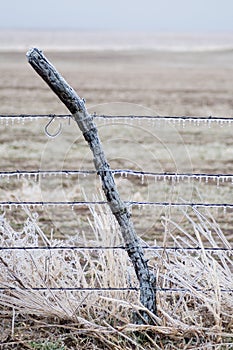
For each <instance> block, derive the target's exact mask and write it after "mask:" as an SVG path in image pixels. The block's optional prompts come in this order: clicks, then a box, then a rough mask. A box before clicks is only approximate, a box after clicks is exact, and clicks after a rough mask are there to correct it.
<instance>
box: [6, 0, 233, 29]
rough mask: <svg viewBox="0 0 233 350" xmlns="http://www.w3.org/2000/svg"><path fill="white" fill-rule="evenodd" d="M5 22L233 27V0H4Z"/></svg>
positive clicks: (8, 24) (67, 25)
mask: <svg viewBox="0 0 233 350" xmlns="http://www.w3.org/2000/svg"><path fill="white" fill-rule="evenodd" d="M0 28H7V29H14V28H20V29H27V28H34V29H38V28H42V29H53V28H55V29H67V30H68V29H83V30H94V29H99V30H114V31H119V30H122V31H162V32H164V31H170V32H171V31H179V32H180V31H181V32H183V31H189V32H203V31H225V32H229V31H231V32H233V0H139V1H137V0H112V1H111V0H82V1H80V0H40V1H33V0H15V1H13V0H0Z"/></svg>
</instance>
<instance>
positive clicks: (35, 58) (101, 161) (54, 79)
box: [27, 48, 156, 323]
mask: <svg viewBox="0 0 233 350" xmlns="http://www.w3.org/2000/svg"><path fill="white" fill-rule="evenodd" d="M27 59H28V62H29V63H30V65H31V66H32V67H33V68H34V70H35V71H36V72H37V73H38V74H39V75H40V76H41V78H42V79H43V80H44V81H45V82H46V83H47V84H48V85H49V87H50V88H51V89H52V90H53V91H54V92H55V94H56V95H57V96H58V97H59V99H60V100H61V101H62V102H63V103H64V104H65V105H66V107H67V108H68V109H69V111H70V112H71V113H72V116H73V118H74V120H75V121H76V122H77V124H78V126H79V128H80V130H81V131H82V133H83V136H84V138H85V140H86V141H87V142H88V144H89V146H90V149H91V151H92V153H93V156H94V165H95V168H96V171H97V173H98V175H99V176H100V177H101V180H102V187H103V191H104V193H105V196H106V198H107V202H108V204H109V206H110V208H111V211H112V213H113V214H114V216H115V217H116V219H117V221H118V223H119V225H120V229H121V233H122V236H123V239H124V242H125V249H126V251H127V253H128V255H129V258H130V259H131V261H132V263H133V266H134V269H135V272H136V275H137V278H138V280H139V284H140V301H141V303H142V304H143V305H144V306H145V307H146V308H147V309H148V310H149V311H150V312H152V313H153V314H155V315H156V283H155V276H154V274H152V273H151V272H150V270H149V268H148V264H147V259H146V258H145V256H144V252H143V249H142V247H141V245H140V242H139V239H138V237H137V235H136V233H135V230H134V227H133V223H132V221H131V219H130V213H129V210H128V208H127V206H126V204H125V203H124V202H123V201H122V200H121V198H120V195H119V193H118V190H117V187H116V184H115V181H114V178H113V175H112V172H111V169H110V167H109V164H108V163H107V160H106V157H105V154H104V151H103V147H102V145H101V142H100V139H99V136H98V131H97V127H96V125H95V123H94V121H93V117H92V115H90V114H89V113H88V112H87V109H86V107H85V102H84V101H83V100H82V99H81V98H80V97H79V96H78V95H77V94H76V92H75V91H74V90H73V89H72V87H70V86H69V85H68V84H67V82H66V81H65V80H64V79H63V77H62V76H61V75H60V74H59V73H58V72H57V70H56V69H55V67H54V66H53V65H52V64H51V63H50V62H49V61H48V60H47V59H46V57H45V56H44V55H43V53H42V51H40V50H39V49H37V48H33V49H31V50H29V51H28V53H27ZM141 316H142V317H139V316H138V318H137V320H136V322H138V323H143V322H146V323H151V322H152V319H151V318H150V316H149V315H148V313H147V312H143V313H142V314H141Z"/></svg>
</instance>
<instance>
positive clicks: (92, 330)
mask: <svg viewBox="0 0 233 350" xmlns="http://www.w3.org/2000/svg"><path fill="white" fill-rule="evenodd" d="M25 210H26V214H27V216H28V218H27V220H26V222H25V225H24V227H23V229H22V231H20V232H16V231H15V230H14V229H13V228H12V227H11V225H10V223H9V222H7V220H6V219H5V218H4V216H1V217H0V232H1V237H0V240H1V243H0V244H1V247H25V248H26V247H29V246H30V247H32V246H33V247H34V246H35V247H36V246H38V245H40V246H41V247H45V246H47V247H62V246H63V247H64V246H77V245H82V246H90V245H91V246H94V247H95V246H96V247H99V246H118V245H119V246H120V245H121V244H122V243H123V242H122V239H121V235H120V232H119V229H118V226H117V224H116V222H115V220H114V219H113V218H112V216H111V214H110V212H109V210H108V208H103V207H101V208H99V207H96V209H95V210H93V209H91V212H92V217H93V220H92V221H91V222H90V225H91V227H92V230H93V232H94V234H95V240H94V241H92V242H90V241H89V242H87V241H86V240H85V237H84V236H83V237H81V236H79V237H78V236H76V237H73V238H68V239H67V240H64V241H61V240H54V239H53V238H50V239H48V238H47V237H46V236H45V235H44V233H43V232H42V231H41V229H40V227H39V226H38V223H37V217H36V215H35V214H32V213H31V212H29V211H28V210H27V209H25ZM183 214H184V215H185V216H186V219H187V220H188V221H189V222H190V223H191V224H192V228H193V230H192V232H185V231H184V229H183V228H182V227H179V226H178V225H177V224H176V223H174V222H173V221H172V220H171V219H170V218H169V217H165V218H164V219H163V223H164V231H165V240H164V244H165V245H166V240H167V241H171V238H172V240H173V242H174V246H176V247H179V248H180V249H179V250H173V251H171V250H149V249H148V250H146V254H147V256H148V259H149V265H150V267H151V269H153V270H154V271H155V273H156V275H157V280H158V285H157V287H158V289H161V288H166V289H167V288H168V289H169V288H173V289H176V291H172V292H171V291H169V292H164V291H160V290H158V292H157V303H158V316H154V315H151V317H152V319H153V320H154V325H136V324H134V322H133V319H134V317H133V316H134V314H135V313H139V312H140V310H142V309H143V306H142V305H140V302H139V294H138V292H137V291H117V292H116V291H101V292H100V291H96V290H94V291H54V290H52V289H51V288H60V287H62V288H64V287H65V288H67V287H77V288H80V287H82V288H90V287H91V288H99V287H103V288H108V287H114V288H122V287H123V288H124V287H132V286H133V287H134V286H136V287H138V284H137V280H136V277H135V274H134V271H133V268H132V265H131V263H130V261H129V259H128V257H127V254H126V252H125V251H124V250H122V249H117V250H111V249H109V250H103V249H102V250H101V249H93V250H85V249H83V250H74V249H73V250H72V249H67V250H64V249H56V250H52V249H41V250H27V249H21V250H2V251H1V258H0V287H1V288H8V290H7V291H6V290H5V291H1V293H0V304H1V306H2V311H1V317H2V319H3V321H4V322H3V325H2V326H0V328H1V327H2V329H1V337H2V341H1V342H2V344H4V346H5V347H4V349H11V348H14V349H17V348H19V349H23V348H31V349H33V348H39V349H40V348H41V349H43V346H44V345H43V344H45V343H44V342H45V340H43V339H47V338H48V339H50V343H51V344H52V343H53V344H60V345H59V346H60V348H62V346H63V348H64V349H77V348H78V349H81V348H85V349H232V346H233V343H232V341H233V335H232V330H233V316H232V314H233V312H232V311H233V293H232V292H226V291H223V290H227V289H233V277H232V272H233V261H232V251H218V250H215V251H209V250H206V249H205V248H204V244H205V246H209V247H214V248H217V247H221V248H231V246H230V243H229V242H228V241H227V240H226V238H225V236H224V234H223V232H222V231H221V229H220V228H219V227H218V225H217V224H216V222H215V221H214V219H213V218H212V217H211V216H210V214H208V213H206V214H205V215H203V214H202V213H200V212H198V211H195V213H183ZM191 214H192V215H191ZM193 214H195V219H193V217H194V215H193ZM174 226H176V231H177V230H179V232H180V236H176V237H174V236H172V234H171V232H172V230H171V228H174ZM168 238H169V239H168ZM143 244H145V243H143ZM192 247H193V248H196V247H199V248H200V249H199V250H190V249H188V250H187V249H184V248H192ZM34 287H36V288H45V290H43V291H39V290H32V289H31V288H34ZM10 288H15V289H14V290H13V289H10ZM25 288H26V289H25ZM181 289H182V290H185V291H180V290H181ZM7 320H8V321H7ZM7 322H8V323H7ZM7 325H8V327H7ZM35 344H37V345H35ZM36 346H37V347H36ZM44 348H45V347H44ZM51 348H54V349H56V347H55V345H54V347H51ZM57 349H59V347H58V346H57Z"/></svg>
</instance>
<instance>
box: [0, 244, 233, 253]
mask: <svg viewBox="0 0 233 350" xmlns="http://www.w3.org/2000/svg"><path fill="white" fill-rule="evenodd" d="M141 247H142V249H145V250H157V251H160V250H161V251H166V252H167V251H202V250H204V251H210V252H212V251H213V252H221V251H225V252H233V248H223V247H222V248H220V247H163V246H147V245H146V246H143V245H142V246H141ZM0 250H49V251H51V250H82V251H83V250H126V247H125V246H123V245H121V246H55V247H52V246H25V247H21V246H20V247H17V246H14V247H8V246H7V247H5V246H4V247H0Z"/></svg>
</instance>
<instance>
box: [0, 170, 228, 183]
mask: <svg viewBox="0 0 233 350" xmlns="http://www.w3.org/2000/svg"><path fill="white" fill-rule="evenodd" d="M110 171H111V173H112V174H113V175H121V176H124V177H127V176H137V177H143V178H144V177H153V178H154V179H155V180H158V181H160V180H164V181H176V182H179V181H184V180H193V181H195V180H196V181H201V182H202V180H204V182H208V181H209V180H210V181H215V182H216V183H217V185H219V184H220V183H224V182H225V181H227V182H228V181H231V182H233V174H213V173H174V172H164V173H159V172H152V171H138V170H131V169H113V170H110ZM59 175H62V176H67V177H68V176H71V175H83V176H88V175H97V171H95V170H85V169H84V170H72V169H67V170H13V171H0V177H8V178H9V177H12V176H16V177H17V178H18V179H19V178H20V177H25V176H27V177H28V178H31V177H34V179H35V181H37V180H38V179H39V177H40V176H42V177H45V176H59Z"/></svg>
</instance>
